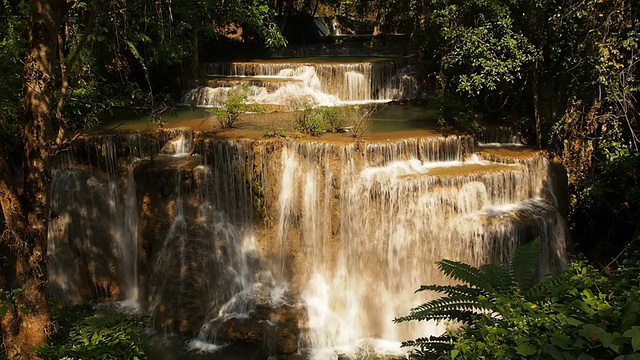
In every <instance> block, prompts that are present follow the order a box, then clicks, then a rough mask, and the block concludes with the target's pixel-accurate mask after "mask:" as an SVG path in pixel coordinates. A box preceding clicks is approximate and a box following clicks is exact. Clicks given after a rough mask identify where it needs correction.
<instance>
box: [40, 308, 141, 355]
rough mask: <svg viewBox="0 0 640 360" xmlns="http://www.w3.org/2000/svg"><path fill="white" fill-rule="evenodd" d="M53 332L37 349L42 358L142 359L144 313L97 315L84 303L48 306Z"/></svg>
mask: <svg viewBox="0 0 640 360" xmlns="http://www.w3.org/2000/svg"><path fill="white" fill-rule="evenodd" d="M51 313H52V321H53V323H54V329H55V332H54V333H53V336H52V338H51V341H50V343H49V344H46V345H43V346H42V347H40V348H38V349H37V353H38V355H39V356H41V357H42V358H43V359H51V360H53V359H56V360H57V359H63V358H65V359H132V360H133V359H146V358H147V357H146V355H145V349H146V347H147V343H146V340H145V338H144V337H143V332H144V330H145V329H146V328H147V327H149V326H150V321H149V319H148V317H144V316H131V315H98V314H95V312H94V310H93V308H92V307H91V306H87V305H79V306H71V307H68V306H60V305H54V306H52V307H51Z"/></svg>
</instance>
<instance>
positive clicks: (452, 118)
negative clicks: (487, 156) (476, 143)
mask: <svg viewBox="0 0 640 360" xmlns="http://www.w3.org/2000/svg"><path fill="white" fill-rule="evenodd" d="M427 98H428V99H429V103H430V104H433V105H432V106H433V107H434V108H437V109H438V110H439V111H438V118H437V121H438V124H439V125H440V126H454V127H455V128H457V129H460V130H463V131H467V132H469V133H472V134H474V133H477V132H478V131H480V130H481V129H482V125H481V122H482V120H483V115H482V112H481V111H479V110H478V104H477V103H476V101H475V100H474V99H473V98H469V97H467V96H464V95H461V94H455V93H448V92H445V91H441V90H438V91H435V92H432V93H429V94H427Z"/></svg>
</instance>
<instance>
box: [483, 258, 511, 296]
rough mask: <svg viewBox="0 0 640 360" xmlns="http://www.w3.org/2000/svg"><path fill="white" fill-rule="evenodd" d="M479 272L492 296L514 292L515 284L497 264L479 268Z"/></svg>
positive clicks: (507, 272)
mask: <svg viewBox="0 0 640 360" xmlns="http://www.w3.org/2000/svg"><path fill="white" fill-rule="evenodd" d="M480 272H481V274H482V276H483V277H484V278H485V279H486V281H487V282H488V283H489V286H490V287H491V290H492V293H491V295H492V296H500V295H505V294H511V293H513V292H514V291H515V289H516V287H515V283H514V280H513V277H512V276H511V274H510V272H509V271H507V270H505V269H504V268H503V267H502V266H500V265H498V264H486V265H482V266H480Z"/></svg>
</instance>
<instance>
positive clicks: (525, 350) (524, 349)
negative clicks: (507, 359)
mask: <svg viewBox="0 0 640 360" xmlns="http://www.w3.org/2000/svg"><path fill="white" fill-rule="evenodd" d="M517 343H518V346H516V351H517V352H518V354H520V355H522V356H529V355H533V354H535V353H536V352H537V351H536V349H535V348H534V347H533V346H531V345H529V344H528V343H526V342H524V341H518V342H517Z"/></svg>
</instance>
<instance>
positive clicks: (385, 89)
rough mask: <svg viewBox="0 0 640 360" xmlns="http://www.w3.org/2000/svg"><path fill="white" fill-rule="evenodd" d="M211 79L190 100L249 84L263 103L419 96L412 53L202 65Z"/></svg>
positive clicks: (213, 98) (214, 98)
mask: <svg viewBox="0 0 640 360" xmlns="http://www.w3.org/2000/svg"><path fill="white" fill-rule="evenodd" d="M203 66H204V67H205V68H206V69H207V75H208V76H209V79H208V80H207V81H206V83H205V84H203V85H204V86H198V87H196V88H193V89H191V90H190V91H189V92H188V93H187V94H186V95H185V97H184V98H183V102H184V103H186V104H195V105H197V106H219V105H220V104H223V103H224V102H225V101H226V99H227V97H228V93H229V91H230V90H232V89H236V90H238V89H241V88H243V86H246V90H247V92H248V95H249V98H250V100H252V101H253V102H256V103H259V104H279V105H285V106H287V105H290V103H291V101H292V99H299V98H305V99H309V100H310V101H312V103H313V104H315V105H338V104H348V103H363V102H375V101H391V100H400V99H413V98H417V97H419V96H420V86H419V84H418V80H417V77H416V71H415V69H414V67H412V66H411V65H410V64H409V62H408V60H407V59H402V58H400V59H394V58H389V59H385V58H375V57H372V58H370V59H368V60H364V61H362V60H359V61H356V62H352V63H323V62H322V60H310V61H307V62H305V61H303V60H300V59H294V60H293V61H291V62H285V61H284V60H278V61H277V62H273V61H271V62H264V63H259V62H238V63H212V64H205V65H203Z"/></svg>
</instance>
